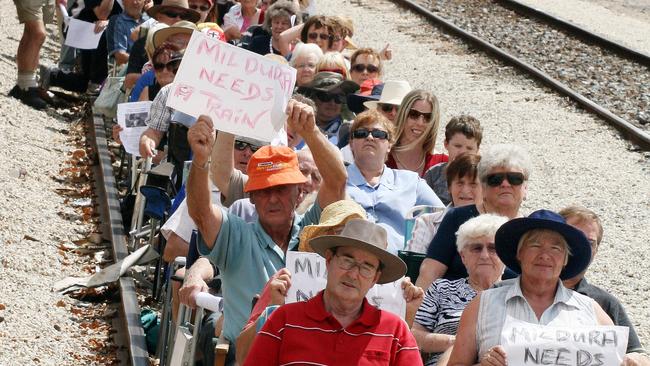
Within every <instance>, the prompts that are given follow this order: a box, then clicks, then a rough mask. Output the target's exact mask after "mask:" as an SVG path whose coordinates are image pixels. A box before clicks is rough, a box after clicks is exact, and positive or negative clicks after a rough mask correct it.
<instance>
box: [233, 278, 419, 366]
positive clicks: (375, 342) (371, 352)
mask: <svg viewBox="0 0 650 366" xmlns="http://www.w3.org/2000/svg"><path fill="white" fill-rule="evenodd" d="M285 364H310V365H408V366H411V365H422V359H421V358H420V352H419V350H418V347H417V344H416V343H415V338H413V335H412V334H411V332H410V330H409V328H408V326H407V325H406V323H405V322H404V321H403V320H402V319H400V318H399V317H398V316H397V315H394V314H392V313H390V312H387V311H381V310H378V309H376V308H375V307H373V306H372V305H370V304H368V301H367V300H366V299H364V300H363V305H362V310H361V316H359V318H357V319H356V320H355V321H354V322H353V323H352V324H350V325H348V326H347V327H346V328H343V327H342V326H341V324H340V323H339V322H338V321H337V320H336V319H335V318H334V317H333V316H332V315H331V314H329V313H328V312H327V311H325V304H324V303H323V291H321V292H320V293H319V294H318V295H317V296H315V297H313V298H312V299H310V300H309V301H305V302H297V303H293V304H287V305H284V306H281V307H280V308H279V309H277V310H276V311H275V312H273V314H272V315H271V317H270V318H269V320H268V321H267V322H266V324H264V327H263V328H262V330H261V331H260V333H259V334H258V335H257V337H256V338H255V342H254V343H253V346H252V348H251V350H250V353H249V354H248V357H247V358H246V361H245V362H244V366H262V365H285Z"/></svg>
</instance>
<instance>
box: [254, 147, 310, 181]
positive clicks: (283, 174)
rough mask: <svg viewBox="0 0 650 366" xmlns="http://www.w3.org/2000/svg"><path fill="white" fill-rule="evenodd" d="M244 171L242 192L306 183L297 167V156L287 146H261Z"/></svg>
mask: <svg viewBox="0 0 650 366" xmlns="http://www.w3.org/2000/svg"><path fill="white" fill-rule="evenodd" d="M246 170H247V173H248V182H246V185H245V186H244V192H250V191H256V190H258V189H264V188H269V187H274V186H280V185H283V184H301V183H305V182H307V178H305V176H304V175H303V174H302V173H301V172H300V168H299V167H298V156H297V155H296V153H295V152H294V151H293V150H292V149H291V148H289V147H287V146H269V145H267V146H262V147H261V148H260V149H259V150H257V151H256V152H255V154H253V156H251V159H250V160H249V161H248V168H247V169H246Z"/></svg>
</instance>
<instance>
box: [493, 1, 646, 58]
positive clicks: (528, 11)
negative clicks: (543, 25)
mask: <svg viewBox="0 0 650 366" xmlns="http://www.w3.org/2000/svg"><path fill="white" fill-rule="evenodd" d="M497 1H498V2H501V3H502V4H503V6H505V7H508V8H510V9H512V10H514V11H516V12H518V13H521V14H524V15H527V16H530V17H535V18H537V19H539V20H542V21H544V22H547V23H550V24H551V25H553V26H556V27H558V28H562V29H564V30H566V31H568V32H569V33H571V34H572V35H575V36H578V37H580V38H582V39H583V40H584V41H587V42H591V43H594V44H596V45H599V46H602V47H604V48H605V49H608V50H610V51H613V52H616V53H618V54H619V55H620V56H623V57H626V58H628V59H630V60H632V61H634V62H637V63H639V64H642V65H645V66H648V67H650V55H648V54H647V53H643V52H641V51H639V50H635V49H633V48H630V47H627V46H625V45H622V44H620V43H616V42H615V41H612V40H611V39H607V38H605V37H603V36H601V35H599V34H596V33H594V32H592V31H590V30H587V29H585V28H582V27H580V26H578V25H576V24H574V23H571V22H568V21H566V20H564V19H562V18H559V17H557V16H555V15H552V14H549V13H547V12H545V11H543V10H541V9H537V8H534V7H531V6H528V5H526V4H523V3H521V2H519V1H516V0H497Z"/></svg>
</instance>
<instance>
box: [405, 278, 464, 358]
mask: <svg viewBox="0 0 650 366" xmlns="http://www.w3.org/2000/svg"><path fill="white" fill-rule="evenodd" d="M474 297H476V291H475V290H474V289H473V288H472V286H470V285H469V282H468V281H467V278H461V279H458V280H453V281H450V280H445V279H439V280H437V281H435V282H434V283H432V284H431V286H429V288H428V289H427V292H426V293H425V294H424V300H423V301H422V305H420V308H419V309H418V312H417V313H416V314H415V322H416V323H418V324H420V325H421V326H423V327H425V328H426V329H427V330H428V331H429V332H431V333H440V334H450V335H456V332H457V331H458V323H459V322H460V316H461V314H462V313H463V310H465V307H466V306H467V304H469V302H470V301H472V299H473V298H474ZM440 355H442V352H440V353H432V354H431V357H429V358H428V359H427V362H426V365H435V364H436V363H437V362H438V359H439V358H440Z"/></svg>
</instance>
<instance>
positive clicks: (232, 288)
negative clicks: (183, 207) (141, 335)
mask: <svg viewBox="0 0 650 366" xmlns="http://www.w3.org/2000/svg"><path fill="white" fill-rule="evenodd" d="M221 213H222V215H223V222H222V223H221V229H220V230H219V234H218V235H217V239H216V240H215V242H214V246H213V247H212V250H210V249H208V247H207V246H206V245H205V243H204V241H203V238H202V237H201V236H200V235H199V241H198V242H199V254H201V255H202V256H205V257H207V258H208V259H209V260H210V262H212V263H213V264H214V265H216V266H217V267H218V268H219V271H220V273H221V279H222V289H223V297H224V299H225V300H224V313H225V314H227V315H226V317H225V320H224V325H223V329H224V330H223V331H224V336H225V337H226V339H228V340H229V341H230V342H234V341H235V340H236V338H237V336H238V335H239V332H241V330H242V328H243V327H244V325H245V324H246V321H247V320H248V317H249V316H250V312H251V310H252V307H251V301H252V300H253V296H254V295H255V294H259V293H260V292H261V291H262V288H264V285H265V284H266V282H267V281H268V280H269V279H270V278H271V276H272V275H273V274H275V272H277V271H278V270H280V269H281V268H284V267H285V253H284V252H283V251H282V249H281V248H280V247H279V246H278V245H277V244H275V242H273V240H272V239H271V237H270V236H269V235H268V234H267V233H266V232H265V231H264V229H263V228H262V225H261V224H260V222H259V220H256V221H255V222H254V223H246V222H245V221H243V220H242V219H240V218H239V217H237V216H235V215H233V214H230V213H228V211H227V210H226V209H224V208H221ZM320 214H321V208H320V206H319V205H318V204H317V203H316V204H314V205H313V206H312V208H310V209H309V210H308V211H307V212H306V213H305V215H304V216H301V215H298V214H295V217H294V220H293V228H292V229H291V238H290V240H289V250H294V249H297V248H298V241H299V238H298V235H299V234H300V231H301V230H302V228H303V227H304V226H306V225H310V224H315V223H318V221H319V220H320Z"/></svg>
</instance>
